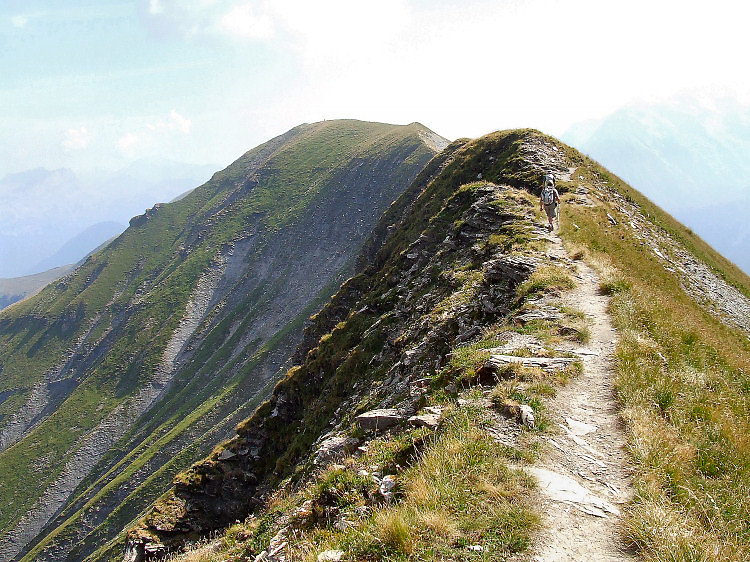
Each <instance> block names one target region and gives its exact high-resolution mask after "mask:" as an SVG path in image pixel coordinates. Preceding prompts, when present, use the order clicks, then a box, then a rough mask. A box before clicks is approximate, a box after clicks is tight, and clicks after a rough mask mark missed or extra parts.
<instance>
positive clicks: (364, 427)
mask: <svg viewBox="0 0 750 562" xmlns="http://www.w3.org/2000/svg"><path fill="white" fill-rule="evenodd" d="M443 154H444V157H445V158H446V159H445V162H444V163H442V164H441V165H440V167H438V168H437V169H436V170H435V171H436V172H438V173H436V174H430V176H424V175H423V176H422V177H420V178H417V180H415V183H414V184H412V186H411V187H410V188H409V189H408V190H407V191H406V192H405V193H404V195H402V197H401V198H400V199H399V201H398V202H397V203H396V204H395V205H394V206H393V207H391V208H390V209H389V211H388V213H387V214H386V215H385V216H384V218H383V219H382V220H381V222H380V224H379V225H378V226H376V227H375V229H374V231H373V236H372V238H371V239H370V240H369V241H368V243H366V244H365V246H364V252H363V254H362V256H360V258H359V260H358V263H359V264H360V268H359V272H358V274H357V275H355V276H354V277H352V278H351V279H349V280H348V281H347V282H346V283H345V284H344V285H343V286H342V287H341V289H340V290H339V291H338V293H336V295H334V296H333V298H332V299H331V300H330V301H329V303H328V304H327V305H326V306H325V307H324V308H323V309H322V310H321V311H320V312H319V313H318V314H316V315H315V316H314V317H313V321H312V324H311V326H310V327H309V328H308V329H307V330H306V334H305V338H304V341H303V343H302V344H301V345H300V347H299V348H298V349H297V351H296V353H295V354H294V363H295V365H294V366H293V367H292V368H291V369H289V370H288V371H287V373H286V375H285V377H284V378H283V379H282V380H281V381H280V382H279V383H278V384H277V385H276V386H275V388H274V391H273V394H272V396H271V397H270V399H269V400H268V401H266V402H264V403H263V404H261V405H260V406H259V407H258V408H257V410H256V411H255V412H254V413H253V415H252V416H250V417H249V418H248V419H246V420H245V421H243V422H241V423H240V424H239V425H238V426H237V433H236V435H235V436H234V437H232V438H231V439H229V440H227V441H226V442H224V443H222V444H220V445H219V446H217V447H216V448H215V449H214V450H213V451H212V452H211V454H210V455H208V456H207V457H206V458H205V459H204V460H202V461H200V462H198V463H196V464H194V465H193V466H192V467H190V469H189V470H187V471H185V472H183V473H181V474H179V475H177V476H176V478H175V479H174V484H173V487H172V489H171V490H170V491H169V492H168V493H167V494H165V495H164V496H162V497H161V498H160V499H159V500H158V501H157V502H156V503H155V504H154V506H152V507H151V508H150V509H149V511H148V513H147V514H146V515H145V516H144V517H143V518H142V519H141V520H140V521H139V522H138V524H137V525H135V526H133V527H132V528H131V529H130V530H129V531H128V542H127V548H126V550H125V559H126V560H128V561H136V560H149V559H158V558H162V557H164V556H165V555H167V554H168V553H170V552H172V553H179V552H180V551H182V550H183V549H187V552H186V553H185V554H184V555H181V556H178V558H180V559H185V560H211V561H214V560H244V559H248V558H250V559H255V560H267V561H274V560H277V561H280V560H360V559H367V560H379V559H389V560H408V559H420V560H446V559H450V560H459V559H460V560H473V559H476V560H480V559H484V560H503V559H507V558H509V557H511V556H515V555H516V554H523V553H530V552H531V553H533V552H535V551H536V550H535V549H536V548H537V540H538V536H539V529H540V527H543V526H544V524H545V521H546V517H547V516H548V514H545V513H542V512H541V511H540V505H541V501H540V499H539V492H538V491H536V490H535V488H534V484H533V479H532V478H531V477H530V476H529V475H528V474H529V472H530V471H532V472H533V469H534V467H535V465H536V464H537V463H538V462H539V460H540V458H546V457H547V456H548V455H549V452H548V449H551V448H552V442H553V441H555V439H557V438H559V437H557V436H558V434H559V433H560V432H561V431H562V428H561V427H560V426H559V425H558V422H557V419H558V417H559V414H558V412H556V411H552V410H550V409H548V408H551V407H553V405H554V404H555V402H554V397H556V396H562V395H564V393H563V391H564V390H565V388H564V387H565V386H566V385H568V384H573V383H571V381H577V380H578V379H579V377H580V376H581V374H582V371H583V375H584V376H586V375H587V373H586V372H585V369H587V368H588V367H587V365H589V362H588V361H586V360H585V358H584V357H582V356H581V353H582V352H581V351H580V349H581V348H580V346H581V345H585V344H586V342H587V341H588V340H589V339H590V338H592V337H593V336H592V335H591V331H592V329H593V328H592V326H591V320H590V319H589V317H588V316H587V313H586V312H584V311H582V310H580V309H577V308H575V307H573V306H571V305H570V304H569V303H570V302H572V301H571V299H570V298H569V297H568V295H569V294H570V292H571V291H576V290H578V289H577V288H580V287H581V286H582V285H583V283H584V276H583V275H581V272H582V271H585V270H586V268H594V269H595V270H596V272H597V273H596V274H594V273H593V272H592V273H591V274H588V273H586V274H585V276H586V278H588V279H589V280H591V279H598V281H596V288H597V289H598V294H599V295H601V296H606V297H607V301H608V302H609V314H610V315H611V323H612V327H611V328H609V329H610V330H612V329H616V330H617V332H619V342H618V341H617V340H612V341H609V342H607V344H608V345H609V346H610V347H611V348H614V347H615V344H616V349H615V354H616V359H617V361H616V362H615V363H614V364H613V366H612V369H614V381H612V380H611V379H610V380H609V381H608V382H607V384H609V389H610V398H611V399H612V403H613V405H614V404H615V401H614V398H615V396H614V395H612V394H611V392H612V384H614V386H615V388H616V392H617V394H616V398H617V401H616V405H617V409H618V412H619V416H620V418H621V420H623V421H624V422H625V426H624V427H625V430H624V435H623V436H622V438H623V439H624V440H626V441H627V444H628V451H629V454H628V455H627V456H628V458H629V461H628V462H630V463H632V467H633V468H632V470H631V471H630V472H631V473H632V480H633V481H634V482H633V490H634V491H633V493H632V498H631V499H630V500H629V503H627V504H623V505H622V508H621V509H622V510H623V512H624V513H623V524H624V525H623V528H622V529H621V530H620V532H621V533H622V536H621V537H620V539H619V542H620V543H621V545H622V546H621V548H624V547H625V546H627V547H629V548H630V549H631V552H630V553H627V552H625V551H620V550H618V551H613V552H611V554H612V555H613V559H618V560H619V559H631V558H630V557H632V556H633V553H632V550H635V551H637V552H638V553H639V554H640V555H642V556H643V557H645V558H646V559H650V560H718V559H721V560H738V561H739V560H744V559H747V557H748V555H750V538H749V537H748V533H747V528H746V522H747V521H748V520H750V518H749V517H748V515H750V514H748V512H747V502H746V494H745V493H744V490H746V489H747V487H748V485H750V470H748V468H749V465H748V458H750V456H749V455H748V450H747V444H746V436H747V435H750V426H749V424H750V422H749V421H748V420H750V416H749V415H748V414H750V412H748V402H747V399H746V397H747V392H748V388H750V380H749V379H748V375H747V373H748V372H750V370H749V369H750V339H749V337H748V336H749V335H750V326H749V325H748V323H747V319H748V318H749V317H750V315H749V314H748V311H750V300H749V299H748V295H750V282H749V280H748V278H747V276H745V275H744V274H743V273H742V272H740V271H739V270H737V269H736V268H735V267H734V266H733V265H732V264H731V263H729V262H728V261H727V260H725V259H724V258H722V257H721V256H719V255H718V254H717V253H715V252H714V251H713V250H712V249H711V248H709V247H708V246H706V245H705V243H703V242H702V241H701V240H700V239H699V238H697V237H696V236H695V235H694V234H692V233H691V232H690V231H688V230H687V229H685V228H684V227H683V226H682V225H680V224H679V223H677V222H676V221H674V219H672V218H671V217H670V216H669V215H667V214H665V213H664V212H663V211H661V210H660V209H659V208H658V207H656V206H655V205H653V204H652V203H650V202H649V201H648V200H647V199H645V198H644V197H643V196H642V195H640V194H639V193H638V192H636V191H635V190H633V189H632V188H630V187H629V186H627V185H626V184H624V183H623V182H622V181H621V180H619V179H618V178H616V177H615V176H613V175H611V174H610V173H608V172H607V171H606V170H604V169H603V168H601V167H600V166H599V165H598V164H596V163H595V162H592V161H591V160H589V159H587V158H585V157H583V156H582V155H580V154H579V153H577V152H576V151H574V150H572V149H570V148H569V147H567V146H565V145H563V144H562V143H559V142H558V141H556V140H554V139H551V138H549V137H545V136H544V135H541V134H539V133H537V132H534V131H505V132H500V133H494V134H491V135H488V136H486V137H483V138H481V139H477V140H473V141H472V140H466V139H464V140H460V141H456V142H455V143H453V144H452V145H451V147H450V149H449V154H446V153H443ZM549 168H552V169H554V170H556V173H557V174H558V176H559V177H560V178H562V181H561V182H560V184H559V188H560V190H561V192H562V193H563V209H564V211H563V217H562V219H561V224H560V230H559V238H558V234H554V235H552V236H549V235H547V234H546V233H545V232H544V230H543V229H542V228H540V226H541V225H540V217H539V213H538V210H537V209H538V203H537V201H538V200H537V196H536V195H535V190H536V189H537V186H538V183H539V179H540V177H541V176H542V174H543V173H544V172H545V171H546V170H547V169H549ZM563 245H564V246H565V250H563ZM577 261H579V262H580V261H585V262H586V263H587V264H588V265H587V266H585V268H582V267H583V266H580V265H578V264H577V263H576V262H577ZM578 298H579V299H580V298H584V299H585V298H593V297H591V296H589V297H578ZM574 300H575V299H573V301H574ZM602 310H604V308H602ZM600 314H601V312H600ZM596 329H597V330H599V328H596ZM596 337H597V338H600V337H601V336H600V335H597V336H596ZM576 346H578V349H577V348H576ZM503 353H507V354H510V355H509V356H510V357H511V359H510V360H506V362H505V363H503V361H504V360H503V358H504V357H508V355H502V354H503ZM586 354H588V355H591V354H592V353H589V352H586ZM593 354H594V355H596V354H598V353H593ZM513 358H515V359H513ZM503 364H504V365H505V366H502V365H503ZM583 380H587V379H583ZM530 413H531V414H533V415H532V416H531V417H529V414H530ZM568 423H569V424H570V422H568ZM612 425H613V427H616V428H617V427H619V428H620V429H619V431H622V430H621V428H622V426H621V425H620V426H618V424H617V423H614V424H612ZM524 426H525V427H524ZM580 435H583V433H581V434H580ZM576 439H578V441H576V442H583V443H584V444H585V440H583V439H581V437H578V436H576ZM587 446H588V445H587ZM557 447H560V445H557ZM589 448H590V447H589ZM592 450H593V449H592ZM597 454H598V453H597ZM591 455H594V452H592V453H591V454H590V455H588V458H589V459H590V461H591V462H592V463H593V465H594V466H599V465H597V464H596V463H599V464H601V465H602V466H606V463H603V462H602V461H601V460H599V459H597V458H595V457H592V456H591ZM583 457H586V455H583ZM608 462H611V461H610V460H609V459H608ZM572 476H575V478H577V479H578V481H579V485H584V486H590V485H591V484H590V483H588V482H587V481H585V480H582V479H581V475H572ZM600 507H602V508H606V509H607V510H608V511H611V513H615V512H617V511H618V510H617V509H616V508H615V507H613V506H611V505H610V504H608V503H606V502H604V503H601V504H600ZM600 511H601V510H600ZM590 516H594V515H590ZM217 531H220V533H221V534H220V535H219V536H218V538H215V539H213V538H212V537H214V536H215V534H216V532H217ZM583 538H584V540H585V538H586V537H585V536H584V537H583ZM195 541H198V542H197V544H196V542H195ZM122 547H123V544H122V543H121V542H119V541H114V542H112V543H110V544H109V545H106V546H103V547H102V548H101V549H100V550H99V551H98V552H97V553H95V555H94V556H92V557H91V559H92V560H94V559H120V557H121V556H122ZM614 555H617V556H616V557H615V556H614ZM621 556H622V558H621ZM589 559H595V558H589Z"/></svg>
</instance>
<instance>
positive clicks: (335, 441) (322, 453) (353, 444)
mask: <svg viewBox="0 0 750 562" xmlns="http://www.w3.org/2000/svg"><path fill="white" fill-rule="evenodd" d="M359 443H360V440H359V439H357V438H355V437H346V436H345V435H334V436H332V437H329V438H327V439H325V440H323V442H322V443H321V444H320V446H319V447H318V450H317V451H316V452H315V457H314V458H313V464H314V465H315V466H323V465H325V464H327V463H329V462H330V461H332V460H335V459H337V458H340V457H342V456H344V454H346V453H350V452H352V451H354V450H355V449H356V448H357V445H359Z"/></svg>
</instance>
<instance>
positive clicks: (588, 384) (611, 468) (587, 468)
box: [527, 234, 637, 562]
mask: <svg viewBox="0 0 750 562" xmlns="http://www.w3.org/2000/svg"><path fill="white" fill-rule="evenodd" d="M550 238H551V240H552V243H551V244H550V248H549V250H548V255H549V256H550V257H551V258H552V259H555V260H560V261H563V262H570V260H569V258H568V255H567V253H566V252H565V250H564V248H563V246H562V244H561V242H560V239H559V237H558V236H557V234H552V235H551V237H550ZM576 268H577V277H578V279H577V281H578V287H577V288H576V289H575V290H573V291H571V292H569V293H567V294H566V295H564V296H563V303H564V305H565V306H568V307H570V308H575V309H577V310H580V311H582V312H583V313H584V314H585V315H586V318H587V319H588V324H589V329H590V340H589V342H588V343H587V344H586V345H585V346H582V347H577V346H575V345H569V346H568V347H565V348H563V347H561V348H560V349H565V350H566V351H573V352H575V353H576V354H578V355H579V356H580V357H581V360H582V361H583V365H584V372H583V374H582V375H581V376H580V377H578V378H576V379H574V380H573V381H571V383H570V384H568V385H567V386H565V387H561V388H560V389H559V391H558V394H557V396H556V397H555V398H553V399H551V400H550V401H549V402H548V403H547V409H548V414H549V416H550V417H551V418H552V420H553V422H554V424H555V428H554V429H553V431H552V433H551V434H549V435H548V436H546V438H545V439H546V441H547V444H548V447H546V449H547V450H546V452H545V453H543V454H542V458H541V459H540V460H539V462H537V463H536V464H535V465H533V466H532V467H530V468H528V469H527V470H528V472H530V473H532V474H534V475H535V476H536V477H537V479H538V480H539V484H540V492H541V494H540V495H541V496H542V504H543V505H542V509H541V511H542V513H543V514H544V526H545V529H544V531H542V533H541V535H540V536H539V538H538V542H537V545H536V547H535V548H534V549H533V551H532V555H531V560H533V561H535V562H548V561H558V560H559V561H563V560H564V561H579V560H587V561H615V560H636V559H637V557H636V556H635V555H633V554H631V553H628V552H626V551H625V550H624V545H623V544H622V540H621V538H620V535H619V528H618V526H619V520H620V508H621V507H622V505H623V504H624V503H626V502H627V501H628V499H629V498H630V497H631V495H632V484H631V479H630V468H629V465H628V462H629V458H628V453H627V451H626V450H625V438H624V435H623V432H622V430H621V427H620V425H619V421H618V416H617V412H616V407H615V395H614V389H613V382H612V381H613V377H614V373H613V364H612V361H613V353H614V349H615V345H616V343H617V332H616V331H615V330H614V328H613V327H612V324H611V322H610V319H609V315H608V313H607V304H608V297H607V296H604V295H601V294H600V293H599V290H598V288H599V278H598V276H597V274H596V272H594V270H592V269H591V268H590V267H588V266H587V265H586V264H584V263H581V262H576Z"/></svg>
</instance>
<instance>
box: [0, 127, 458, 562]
mask: <svg viewBox="0 0 750 562" xmlns="http://www.w3.org/2000/svg"><path fill="white" fill-rule="evenodd" d="M436 143H437V145H440V144H441V143H444V141H443V140H442V139H440V138H439V137H438V136H437V135H435V134H434V133H432V132H430V131H429V130H427V129H426V128H424V127H422V126H421V125H419V124H412V125H408V126H393V125H384V124H376V123H365V122H359V121H329V122H323V123H315V124H310V125H301V126H299V127H296V128H294V129H292V130H291V131H289V132H287V133H285V134H284V135H281V136H279V137H277V138H275V139H272V140H271V141H268V142H267V143H265V144H263V145H261V146H259V147H257V148H255V149H253V150H251V151H249V152H248V153H246V154H245V155H243V156H242V157H241V158H240V159H238V160H237V161H236V162H235V163H233V164H232V165H230V166H229V167H228V168H226V169H225V170H223V171H220V172H217V173H216V174H214V176H213V177H212V178H211V180H210V181H208V182H207V183H205V184H203V185H202V186H200V187H198V188H197V189H195V190H193V191H191V192H190V193H189V194H187V195H186V196H185V197H183V198H181V199H180V200H179V201H176V202H173V203H170V204H160V205H156V206H154V207H153V208H151V209H148V210H147V211H146V213H145V214H143V215H140V216H137V217H134V218H133V219H132V220H131V221H130V227H129V228H128V229H127V230H126V231H125V232H124V233H123V234H121V235H120V236H119V237H118V238H117V239H116V240H115V241H113V242H112V243H111V244H109V245H108V246H107V247H106V248H104V249H102V250H101V251H99V252H97V253H96V254H94V255H92V256H90V257H89V258H87V259H86V261H85V262H84V263H83V264H82V265H81V266H79V267H78V268H77V269H76V270H75V271H74V272H73V273H71V274H69V275H67V276H65V277H63V278H62V279H60V280H59V281H58V282H57V283H55V284H53V285H50V286H48V287H47V288H46V289H44V290H43V291H42V292H41V293H39V294H38V295H36V296H34V297H33V298H30V299H28V300H26V301H24V302H22V303H18V304H17V305H16V306H13V307H11V308H10V309H8V310H5V311H3V312H2V314H0V372H2V379H1V381H0V385H2V386H0V397H1V398H0V451H2V452H0V495H2V497H3V498H4V501H3V502H2V503H1V504H0V559H10V558H13V557H14V556H16V555H18V554H19V553H21V552H22V551H23V550H24V548H27V549H28V548H30V547H32V546H34V547H35V550H34V554H33V555H32V557H33V558H35V559H48V560H61V559H70V560H80V559H82V558H85V557H86V556H87V555H88V554H89V553H91V552H92V551H93V550H94V549H96V548H98V547H100V546H101V545H102V544H104V543H106V541H108V540H110V539H112V538H114V537H116V536H117V534H118V533H119V532H120V530H121V529H122V528H123V526H124V525H126V524H127V523H128V522H129V521H131V520H132V519H133V517H135V516H136V515H137V514H138V513H139V512H141V510H143V509H144V508H145V507H146V506H148V505H149V504H150V503H151V502H152V501H153V500H154V499H155V498H156V497H157V496H158V495H159V494H161V493H162V492H163V491H164V490H165V489H166V487H167V486H168V485H169V483H170V482H171V480H172V478H173V477H174V475H175V474H176V473H177V472H179V471H180V470H182V469H184V468H186V467H187V466H189V465H190V463H192V462H193V461H195V460H196V459H198V458H200V457H201V456H203V455H205V454H207V453H208V452H209V451H210V450H211V448H212V447H213V446H214V445H215V444H216V443H217V442H218V441H220V440H221V439H222V438H224V437H226V436H227V435H228V434H229V433H230V432H231V429H232V428H233V427H234V425H235V424H236V423H237V422H238V421H239V420H241V419H243V418H244V417H246V416H247V415H249V414H250V413H251V412H252V411H253V409H254V408H255V406H256V405H257V404H258V402H259V401H260V400H261V399H262V398H264V397H265V396H266V395H267V393H268V392H269V391H270V388H269V387H268V384H269V383H272V382H273V381H274V376H275V375H276V373H277V371H278V370H279V368H280V367H281V366H282V365H283V364H284V363H285V362H286V361H287V359H288V357H289V355H290V354H291V352H292V350H293V349H294V347H295V346H296V345H297V343H298V342H299V340H300V337H301V329H302V325H303V323H304V321H305V319H307V317H308V316H309V315H310V314H311V312H313V311H314V310H315V309H316V308H317V307H318V306H320V303H322V302H324V300H325V299H326V298H327V297H328V296H329V295H330V294H331V293H332V292H333V291H334V290H335V288H336V287H337V286H338V285H339V284H340V282H341V281H342V280H343V279H344V278H345V276H346V275H347V272H349V271H351V267H352V264H353V259H354V257H355V256H356V253H357V251H358V248H359V246H360V245H361V243H362V241H363V240H364V238H365V237H366V236H367V235H368V234H369V232H370V231H371V229H372V227H373V226H374V224H375V222H376V221H377V219H378V217H379V216H380V215H381V214H382V213H383V212H384V211H385V210H386V209H387V208H388V206H389V205H390V204H391V202H392V201H393V200H395V199H396V198H397V197H398V196H399V195H400V194H401V192H403V190H404V189H405V188H406V187H407V186H408V185H409V183H410V182H411V180H412V179H413V178H414V177H415V176H416V175H417V174H418V173H419V172H420V171H421V170H422V169H423V168H424V166H425V164H426V163H427V162H428V161H429V160H430V159H431V158H432V157H433V156H434V154H435V152H436V151H437V150H439V148H441V146H437V145H436Z"/></svg>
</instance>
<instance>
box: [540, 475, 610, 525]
mask: <svg viewBox="0 0 750 562" xmlns="http://www.w3.org/2000/svg"><path fill="white" fill-rule="evenodd" d="M526 471H527V472H528V473H529V474H532V475H533V476H535V477H536V479H537V480H539V487H540V489H541V490H542V493H544V495H546V496H547V497H548V498H549V499H551V500H553V501H556V502H564V503H569V504H573V505H575V506H576V507H577V508H578V509H580V510H581V511H583V512H584V513H588V514H589V515H595V516H597V517H608V516H607V513H611V514H612V515H617V516H619V515H620V510H619V509H617V508H616V507H615V506H614V505H612V504H611V503H609V502H608V501H607V500H605V499H604V498H601V497H599V496H597V495H596V494H594V493H592V492H591V491H590V490H588V489H587V488H585V487H584V486H582V485H581V484H579V483H578V482H576V481H575V480H573V479H572V478H570V477H569V476H565V475H564V474H558V473H557V472H554V471H552V470H548V469H546V468H541V467H534V466H532V467H528V468H526Z"/></svg>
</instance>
